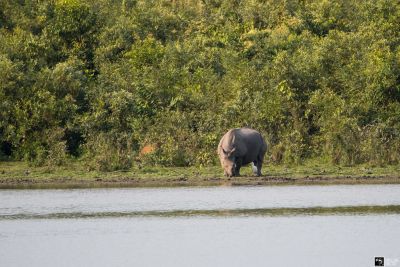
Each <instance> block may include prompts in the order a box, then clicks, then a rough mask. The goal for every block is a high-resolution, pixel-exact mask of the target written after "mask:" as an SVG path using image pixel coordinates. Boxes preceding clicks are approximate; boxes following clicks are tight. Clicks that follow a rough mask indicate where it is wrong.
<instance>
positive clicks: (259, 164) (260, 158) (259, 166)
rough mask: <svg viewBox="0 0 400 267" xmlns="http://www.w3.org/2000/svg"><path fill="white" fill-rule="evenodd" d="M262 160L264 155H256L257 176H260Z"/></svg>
mask: <svg viewBox="0 0 400 267" xmlns="http://www.w3.org/2000/svg"><path fill="white" fill-rule="evenodd" d="M263 160H264V155H258V157H257V164H256V166H257V176H261V168H262V163H263Z"/></svg>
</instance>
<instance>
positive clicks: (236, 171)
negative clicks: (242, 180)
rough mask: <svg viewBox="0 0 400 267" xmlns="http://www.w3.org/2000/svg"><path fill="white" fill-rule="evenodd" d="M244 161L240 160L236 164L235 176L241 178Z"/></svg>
mask: <svg viewBox="0 0 400 267" xmlns="http://www.w3.org/2000/svg"><path fill="white" fill-rule="evenodd" d="M242 162H243V161H242V159H241V158H238V159H237V160H236V162H235V176H240V168H241V167H242Z"/></svg>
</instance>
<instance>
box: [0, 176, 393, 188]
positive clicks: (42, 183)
mask: <svg viewBox="0 0 400 267" xmlns="http://www.w3.org/2000/svg"><path fill="white" fill-rule="evenodd" d="M362 184H400V176H366V175H363V176H342V177H341V176H304V177H287V176H260V177H255V176H240V177H232V178H228V177H177V178H171V177H157V178H140V177H107V178H104V177H98V178H94V179H79V178H74V177H52V178H44V179H41V178H29V177H14V178H3V179H0V189H62V188H65V189H68V188H113V187H115V188H117V187H180V186H188V187H201V186H279V185H362Z"/></svg>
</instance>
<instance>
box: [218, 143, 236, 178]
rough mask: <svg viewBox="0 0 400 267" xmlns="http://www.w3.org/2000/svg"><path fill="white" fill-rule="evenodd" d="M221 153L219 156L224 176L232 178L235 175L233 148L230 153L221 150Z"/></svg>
mask: <svg viewBox="0 0 400 267" xmlns="http://www.w3.org/2000/svg"><path fill="white" fill-rule="evenodd" d="M221 150H222V153H221V154H220V159H221V165H222V166H223V168H224V175H225V176H228V177H232V176H235V175H236V171H235V169H236V157H235V148H232V149H231V150H230V151H229V150H225V149H224V148H222V149H221Z"/></svg>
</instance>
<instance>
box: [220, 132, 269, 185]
mask: <svg viewBox="0 0 400 267" xmlns="http://www.w3.org/2000/svg"><path fill="white" fill-rule="evenodd" d="M217 151H218V155H219V159H220V161H221V166H222V168H223V169H224V175H225V176H229V177H232V176H239V175H240V167H242V166H243V165H246V164H249V163H252V164H253V172H254V174H256V175H257V176H260V175H261V167H262V163H263V159H264V155H265V152H266V151H267V144H266V143H265V141H264V138H263V137H262V136H261V134H260V133H259V132H257V131H256V130H253V129H250V128H237V129H231V130H229V131H228V132H227V133H226V134H225V135H224V136H223V137H222V138H221V141H219V145H218V150H217Z"/></svg>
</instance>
